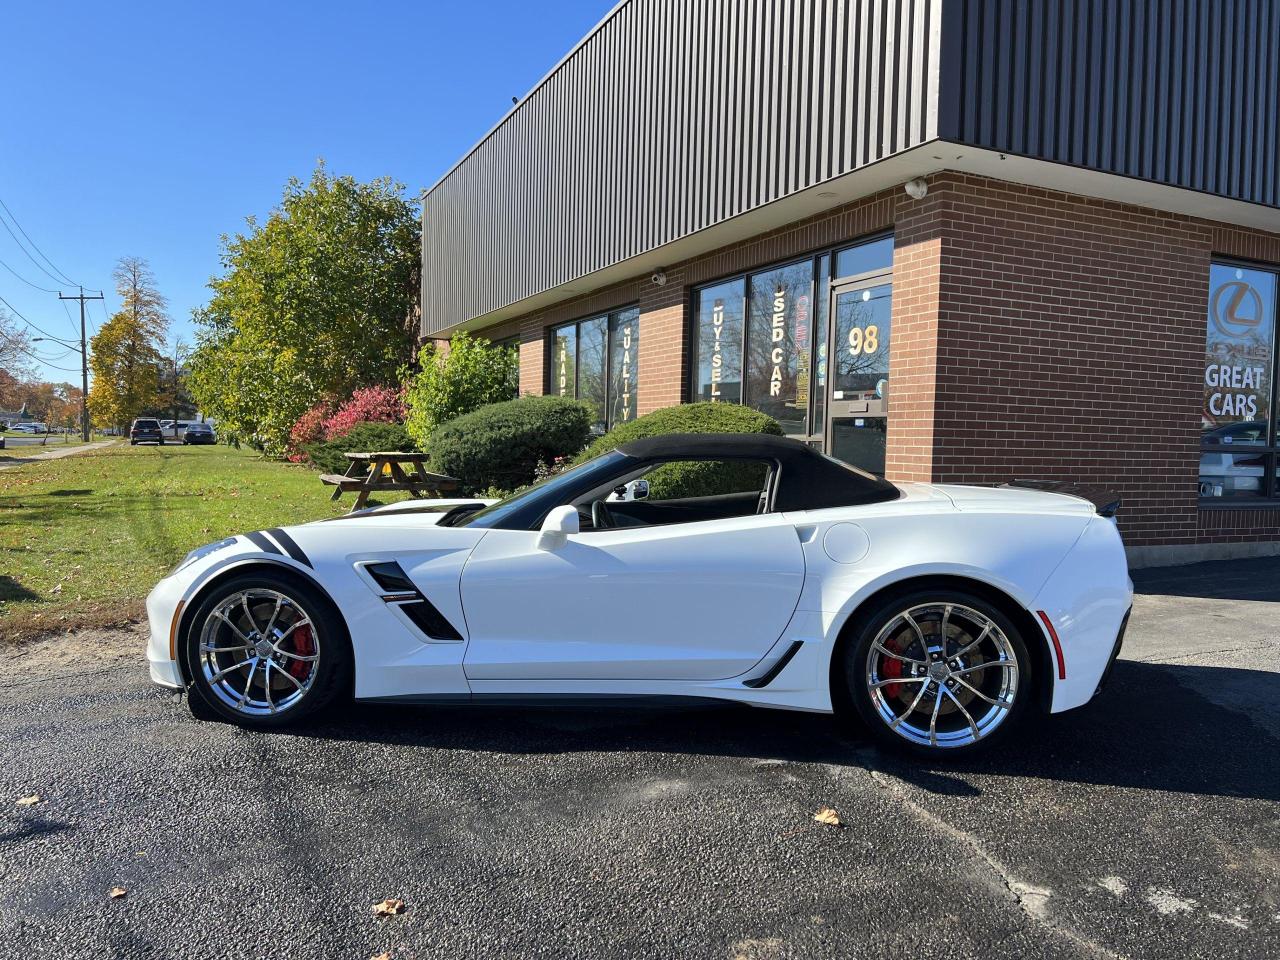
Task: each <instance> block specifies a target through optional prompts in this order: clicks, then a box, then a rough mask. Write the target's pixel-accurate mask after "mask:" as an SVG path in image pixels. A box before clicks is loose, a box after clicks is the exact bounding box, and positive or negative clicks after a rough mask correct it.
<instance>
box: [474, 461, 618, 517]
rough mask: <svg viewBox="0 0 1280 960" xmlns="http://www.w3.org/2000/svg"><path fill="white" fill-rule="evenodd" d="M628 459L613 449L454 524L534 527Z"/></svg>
mask: <svg viewBox="0 0 1280 960" xmlns="http://www.w3.org/2000/svg"><path fill="white" fill-rule="evenodd" d="M626 459H627V457H626V455H625V454H622V453H619V452H618V451H616V450H610V451H609V452H608V453H606V454H602V455H601V456H599V457H596V458H595V459H594V460H588V461H587V462H586V463H584V464H582V465H581V466H577V467H574V468H573V469H572V470H566V471H565V472H564V473H558V474H556V475H555V476H553V477H547V479H545V480H540V481H539V482H537V483H535V484H534V485H533V486H532V487H529V488H528V489H527V490H521V491H520V492H519V493H517V494H513V495H512V496H510V497H507V499H505V500H499V501H498V502H497V503H494V504H491V505H489V506H487V507H485V508H484V509H483V510H477V511H476V512H475V513H472V514H468V515H467V516H465V517H462V518H461V519H459V520H458V521H457V522H456V523H453V524H451V526H456V527H489V528H503V529H531V528H532V525H533V524H535V523H541V522H542V517H544V516H545V515H546V514H547V513H548V512H549V511H550V510H551V508H552V507H558V506H559V505H560V504H562V503H567V502H568V501H569V500H571V499H573V494H572V492H573V491H575V490H590V489H591V488H592V487H594V486H596V485H597V484H598V483H599V482H600V481H599V479H598V478H599V477H600V476H601V475H603V474H612V473H613V472H614V470H615V469H616V467H617V464H618V461H620V460H626Z"/></svg>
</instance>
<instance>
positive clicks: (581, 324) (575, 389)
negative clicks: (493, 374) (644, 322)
mask: <svg viewBox="0 0 1280 960" xmlns="http://www.w3.org/2000/svg"><path fill="white" fill-rule="evenodd" d="M639 343H640V312H639V310H637V309H636V308H634V307H631V308H628V309H625V310H618V311H615V312H613V313H606V314H602V315H601V316H598V317H591V318H590V319H587V320H580V321H578V322H576V323H567V324H565V325H564V326H561V327H556V328H555V329H554V330H553V331H552V334H551V351H552V357H551V367H550V370H551V375H550V383H549V384H548V392H550V393H553V394H555V395H557V396H561V397H577V398H578V399H579V400H585V401H587V403H589V404H590V405H591V407H592V409H593V410H594V411H595V414H596V421H595V424H594V425H593V429H594V430H595V432H596V433H603V432H604V431H605V430H607V429H608V428H609V427H611V426H613V425H614V424H615V423H619V422H621V421H622V420H630V419H633V418H634V417H635V415H636V404H637V392H638V383H639V369H638V368H639V364H638V362H637V360H638V348H639Z"/></svg>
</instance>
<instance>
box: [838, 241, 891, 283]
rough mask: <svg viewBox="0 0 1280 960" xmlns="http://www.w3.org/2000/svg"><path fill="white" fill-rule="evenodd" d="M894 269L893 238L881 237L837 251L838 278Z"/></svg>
mask: <svg viewBox="0 0 1280 960" xmlns="http://www.w3.org/2000/svg"><path fill="white" fill-rule="evenodd" d="M891 269H893V237H880V238H879V239H877V240H871V241H868V242H866V243H860V244H858V245H857V246H855V247H846V248H845V249H843V250H838V251H836V278H837V279H840V278H842V277H859V276H862V275H863V274H864V273H879V272H882V271H886V270H891Z"/></svg>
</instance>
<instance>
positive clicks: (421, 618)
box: [399, 597, 462, 640]
mask: <svg viewBox="0 0 1280 960" xmlns="http://www.w3.org/2000/svg"><path fill="white" fill-rule="evenodd" d="M399 606H400V609H401V610H403V611H404V612H405V616H407V617H408V618H409V619H410V620H412V621H413V622H414V623H415V624H417V626H418V629H419V630H421V631H422V632H423V633H425V634H426V635H427V636H428V637H431V638H432V639H434V640H461V639H462V634H460V633H458V631H457V630H455V629H454V628H453V624H452V623H450V622H449V621H448V620H446V619H445V618H444V614H442V613H441V612H440V611H439V610H437V609H436V608H435V606H434V605H433V604H432V603H431V601H430V600H427V599H426V598H425V597H424V598H423V599H421V600H410V601H409V602H407V603H402V604H400V605H399Z"/></svg>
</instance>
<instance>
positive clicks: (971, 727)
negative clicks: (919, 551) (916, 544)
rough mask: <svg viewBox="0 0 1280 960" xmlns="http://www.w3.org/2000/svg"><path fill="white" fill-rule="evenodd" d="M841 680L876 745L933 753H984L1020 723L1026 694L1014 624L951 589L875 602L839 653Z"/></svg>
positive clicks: (1025, 669)
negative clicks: (845, 684) (843, 657)
mask: <svg viewBox="0 0 1280 960" xmlns="http://www.w3.org/2000/svg"><path fill="white" fill-rule="evenodd" d="M844 673H845V680H846V683H847V684H848V693H849V696H850V699H851V700H852V701H853V704H854V706H855V707H856V708H857V711H858V713H859V715H860V716H861V717H862V719H863V721H864V722H865V723H866V724H867V725H868V726H869V727H870V729H871V731H872V733H873V734H874V735H875V736H876V737H877V739H879V740H880V741H881V742H882V743H885V744H887V745H889V746H893V747H898V748H905V749H907V750H910V751H913V752H916V753H922V754H926V755H933V756H939V755H948V756H955V755H959V754H968V753H972V752H976V751H978V750H981V749H984V748H986V747H988V746H990V744H991V743H992V742H994V741H995V740H996V739H998V738H999V737H1001V736H1003V735H1005V734H1007V733H1008V732H1009V731H1010V730H1012V729H1015V728H1016V727H1017V726H1018V725H1019V720H1020V718H1021V716H1022V714H1023V713H1024V711H1025V709H1026V705H1027V701H1028V700H1029V699H1030V696H1031V689H1032V677H1031V666H1030V658H1029V657H1028V655H1027V648H1026V644H1025V642H1024V641H1023V638H1022V636H1021V634H1020V633H1019V632H1018V629H1017V627H1015V626H1014V624H1013V623H1012V622H1011V621H1010V620H1009V618H1008V617H1006V616H1005V614H1004V613H1003V612H1002V611H1001V610H999V609H998V608H997V607H995V606H994V605H992V604H991V603H989V602H988V601H986V600H984V599H982V598H980V597H977V596H974V595H972V594H969V593H965V592H963V591H952V590H929V591H923V592H917V593H911V594H908V595H905V596H898V597H895V598H892V599H890V600H889V601H887V602H885V603H883V604H881V605H879V607H878V608H877V609H876V610H874V611H872V612H870V613H869V614H868V616H866V617H865V618H863V619H862V620H861V621H860V629H859V632H858V634H857V636H856V639H855V640H854V642H852V643H850V644H848V646H847V647H846V648H845V661H844Z"/></svg>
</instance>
